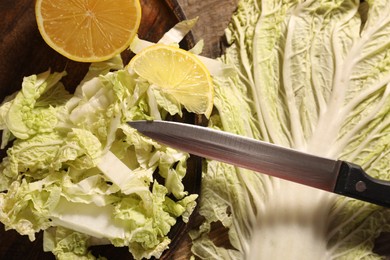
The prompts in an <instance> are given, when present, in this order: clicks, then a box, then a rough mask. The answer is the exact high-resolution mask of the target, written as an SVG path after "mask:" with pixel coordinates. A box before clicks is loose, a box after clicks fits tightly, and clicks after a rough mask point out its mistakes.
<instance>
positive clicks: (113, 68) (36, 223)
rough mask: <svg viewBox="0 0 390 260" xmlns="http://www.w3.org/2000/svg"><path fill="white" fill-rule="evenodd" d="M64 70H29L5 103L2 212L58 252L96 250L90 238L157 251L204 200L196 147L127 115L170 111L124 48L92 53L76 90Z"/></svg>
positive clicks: (139, 254)
mask: <svg viewBox="0 0 390 260" xmlns="http://www.w3.org/2000/svg"><path fill="white" fill-rule="evenodd" d="M183 23H184V22H183ZM188 23H190V24H191V23H192V24H193V23H194V22H188ZM178 27H179V28H178ZM174 29H175V30H173V31H170V32H169V33H167V34H166V38H169V39H171V40H172V41H175V40H177V41H178V42H179V41H180V40H181V39H182V38H183V37H184V35H185V34H186V33H187V32H188V30H189V28H188V26H187V27H183V26H181V27H180V26H176V27H175V28H174ZM173 32H174V37H169V36H170V34H172V33H173ZM180 32H181V33H180ZM162 66H164V65H163V64H162ZM65 75H66V73H65V72H60V73H57V72H55V73H51V72H50V71H46V72H44V73H41V74H38V75H31V76H28V77H25V78H24V81H23V84H22V89H21V90H20V91H18V92H16V93H15V94H14V95H12V96H10V97H7V98H6V99H5V101H4V102H3V104H2V105H1V106H0V128H1V130H3V137H2V148H5V147H7V156H6V157H5V158H4V159H3V161H2V162H1V164H0V172H1V173H0V192H1V193H0V221H1V222H2V223H3V224H4V226H5V228H6V229H15V230H16V231H17V232H19V233H20V234H21V235H27V236H28V237H29V239H30V240H34V239H35V235H36V233H37V232H40V231H42V230H44V249H45V250H46V251H51V252H52V253H53V254H54V255H55V256H56V258H57V259H76V258H77V259H94V258H95V257H94V256H93V255H92V254H91V252H90V251H89V250H88V247H89V246H90V245H93V244H96V243H98V244H99V243H111V244H113V245H115V246H118V247H119V246H120V247H122V246H126V247H128V248H129V251H130V252H131V253H132V255H133V256H134V258H135V259H142V258H148V259H149V258H151V257H155V258H159V257H160V256H161V255H162V253H163V251H164V250H166V249H167V248H168V246H169V244H170V242H171V241H170V238H169V237H168V233H169V232H170V230H171V227H172V226H173V225H174V224H175V223H176V221H177V218H179V217H181V218H182V219H183V221H185V222H187V221H188V219H189V216H190V215H191V213H192V211H193V210H194V208H195V206H196V199H197V197H198V195H196V194H188V192H187V191H186V190H185V187H184V184H183V182H182V180H183V178H184V177H185V174H186V169H187V159H188V158H189V155H188V154H187V153H183V152H180V151H177V150H174V149H172V148H169V147H166V146H163V145H160V144H158V143H157V142H154V141H153V140H151V139H149V138H146V137H144V136H142V135H140V134H139V133H138V132H137V131H136V130H135V129H133V128H131V127H130V126H129V125H128V124H127V122H128V121H132V120H142V119H144V120H145V119H153V118H155V117H158V118H162V119H165V118H166V115H167V114H168V113H167V111H165V110H164V108H163V107H161V106H158V104H157V103H156V102H155V101H153V100H155V98H154V97H152V96H151V95H153V93H151V92H150V91H148V88H149V85H150V84H149V83H148V82H147V81H146V80H145V79H142V78H140V77H139V76H138V75H136V74H135V73H131V72H129V71H128V70H127V69H126V68H124V67H123V62H122V59H121V58H120V56H119V55H118V56H116V57H114V58H112V59H111V60H108V61H105V62H100V63H93V64H92V65H91V66H90V68H89V71H88V73H87V74H86V75H85V77H84V79H83V80H82V81H81V83H80V85H79V86H78V87H77V88H76V90H75V92H74V93H73V94H71V93H68V92H67V91H66V89H65V88H64V85H63V84H62V83H61V79H62V77H63V76H65ZM152 108H154V109H152ZM176 110H177V111H179V108H177V109H176ZM180 112H181V111H180ZM157 172H158V175H159V176H157V175H156V174H157Z"/></svg>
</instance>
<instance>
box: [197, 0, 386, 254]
mask: <svg viewBox="0 0 390 260" xmlns="http://www.w3.org/2000/svg"><path fill="white" fill-rule="evenodd" d="M389 11H390V3H389V1H384V0H382V1H367V2H363V3H360V2H359V1H355V0H337V1H333V0H332V1H327V0H323V1H317V0H309V1H299V0H289V1H257V0H241V1H240V2H239V5H238V8H237V11H236V13H235V14H234V15H233V17H232V20H231V23H230V25H229V27H228V28H227V30H226V37H227V39H228V42H229V43H230V46H229V47H228V48H227V50H226V54H224V55H223V56H222V57H221V58H220V60H221V61H223V62H224V63H226V64H228V65H230V66H234V68H235V70H236V73H237V75H236V76H232V77H229V78H226V77H223V78H216V79H215V82H216V90H215V93H216V94H215V106H216V108H217V111H218V112H217V114H216V115H214V116H213V117H212V119H211V120H210V127H213V128H218V129H222V130H225V131H229V132H233V133H237V134H240V135H245V136H249V137H252V138H256V139H261V140H264V141H267V142H272V143H275V144H278V145H283V146H286V147H291V148H294V149H297V150H301V151H305V152H308V153H312V154H316V155H319V156H324V157H329V158H333V159H344V160H348V161H351V162H355V163H357V164H360V165H361V166H362V167H363V168H364V169H365V171H366V172H367V173H368V174H370V175H371V176H373V177H376V178H380V179H383V180H390V174H389V173H390V164H389V163H390V160H389V155H390V67H389V64H390V63H389V62H390V58H389V57H390V55H389V50H390V48H389V47H390V33H389V30H390V17H389V15H388V13H389ZM201 198H202V200H201V205H200V214H201V215H203V216H204V217H205V221H204V223H203V224H202V225H201V226H200V227H199V229H198V230H194V231H192V233H191V236H192V238H193V240H194V245H193V247H192V251H193V253H194V254H195V255H197V256H199V257H201V258H202V259H381V256H379V255H378V254H376V253H375V252H373V247H374V242H375V239H376V238H377V237H378V236H379V235H380V234H381V233H382V232H389V231H390V212H389V210H388V209H385V208H382V207H379V206H376V205H372V204H368V203H365V202H361V201H356V200H353V199H350V198H345V197H341V196H337V195H334V194H331V193H326V192H323V191H319V190H315V189H311V188H308V187H305V186H302V185H298V184H294V183H289V182H286V181H283V180H279V179H276V178H272V177H268V176H266V175H261V174H258V173H253V172H250V171H248V170H244V169H240V168H237V167H233V166H229V165H225V164H223V163H219V162H215V161H208V164H207V169H206V170H205V173H204V179H203V183H202V197H201ZM213 223H220V224H222V225H223V226H224V227H225V228H227V230H228V231H227V234H228V236H229V241H230V246H229V247H223V246H220V245H219V244H218V243H217V242H215V241H213V239H212V238H210V235H209V233H210V232H212V231H213Z"/></svg>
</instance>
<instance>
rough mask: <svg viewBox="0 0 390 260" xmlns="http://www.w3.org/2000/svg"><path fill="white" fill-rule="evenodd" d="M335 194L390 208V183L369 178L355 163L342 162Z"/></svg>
mask: <svg viewBox="0 0 390 260" xmlns="http://www.w3.org/2000/svg"><path fill="white" fill-rule="evenodd" d="M334 192H335V193H337V194H341V195H344V196H347V197H351V198H355V199H359V200H363V201H367V202H370V203H374V204H377V205H380V206H384V207H390V182H389V181H384V180H379V179H376V178H373V177H371V176H369V175H368V174H367V173H365V172H364V171H363V169H362V168H361V167H360V166H358V165H356V164H353V163H349V162H344V161H341V166H340V171H339V176H338V179H337V182H336V186H335V190H334Z"/></svg>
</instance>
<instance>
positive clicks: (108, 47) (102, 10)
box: [35, 0, 141, 62]
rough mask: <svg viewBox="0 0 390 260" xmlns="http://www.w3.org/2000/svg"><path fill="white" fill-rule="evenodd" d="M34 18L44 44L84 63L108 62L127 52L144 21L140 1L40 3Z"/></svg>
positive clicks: (41, 0) (50, 0) (48, 0)
mask: <svg viewBox="0 0 390 260" xmlns="http://www.w3.org/2000/svg"><path fill="white" fill-rule="evenodd" d="M35 16H36V20H37V24H38V29H39V31H40V33H41V35H42V37H43V39H44V40H45V42H46V43H47V44H48V45H49V46H50V47H52V48H53V49H54V50H56V51H57V52H59V53H61V54H62V55H64V56H65V57H67V58H69V59H72V60H75V61H81V62H97V61H103V60H107V59H109V58H111V57H113V56H115V55H116V54H118V53H120V52H122V51H123V50H125V49H126V48H127V47H128V46H129V45H130V43H131V41H132V40H133V38H134V37H135V35H136V33H137V30H138V28H139V25H140V21H141V5H140V2H139V0H72V1H66V0H37V1H36V4H35Z"/></svg>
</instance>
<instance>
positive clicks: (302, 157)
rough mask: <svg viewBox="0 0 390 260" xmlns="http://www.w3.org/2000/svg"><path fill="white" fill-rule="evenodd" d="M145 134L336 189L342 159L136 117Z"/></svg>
mask: <svg viewBox="0 0 390 260" xmlns="http://www.w3.org/2000/svg"><path fill="white" fill-rule="evenodd" d="M129 124H130V126H132V127H134V128H135V129H137V130H138V131H139V132H141V133H142V134H144V135H146V136H148V137H150V138H152V139H155V140H156V141H159V142H161V143H163V144H166V145H168V146H170V147H173V148H176V149H179V150H182V151H186V152H188V153H190V154H194V155H198V156H201V157H205V158H210V159H215V160H218V161H222V162H226V163H229V164H233V165H236V166H240V167H243V168H247V169H251V170H254V171H257V172H260V173H264V174H268V175H271V176H274V177H278V178H282V179H285V180H289V181H293V182H297V183H301V184H304V185H308V186H311V187H315V188H318V189H322V190H326V191H331V192H333V191H334V188H335V184H336V181H337V177H338V172H339V168H340V161H335V160H331V159H326V158H322V157H317V156H313V155H310V154H306V153H302V152H298V151H295V150H292V149H288V148H284V147H281V146H277V145H273V144H270V143H266V142H262V141H259V140H255V139H251V138H246V137H242V136H238V135H234V134H230V133H227V132H222V131H217V130H213V129H210V128H207V127H201V126H195V125H190V124H183V123H177V122H168V121H133V122H129Z"/></svg>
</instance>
